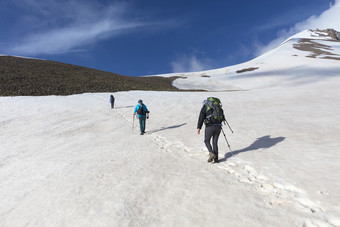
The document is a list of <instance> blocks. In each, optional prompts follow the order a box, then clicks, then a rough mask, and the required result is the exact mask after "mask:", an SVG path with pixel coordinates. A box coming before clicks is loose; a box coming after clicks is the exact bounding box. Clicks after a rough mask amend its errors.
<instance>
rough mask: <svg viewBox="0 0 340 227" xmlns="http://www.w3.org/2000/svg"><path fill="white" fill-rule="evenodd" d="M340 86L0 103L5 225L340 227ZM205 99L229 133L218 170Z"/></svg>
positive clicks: (0, 207) (334, 81)
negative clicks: (206, 128) (212, 99)
mask: <svg viewBox="0 0 340 227" xmlns="http://www.w3.org/2000/svg"><path fill="white" fill-rule="evenodd" d="M339 83H340V82H339V80H338V78H330V79H329V80H325V81H323V82H318V83H313V84H308V85H304V86H298V87H291V88H286V89H283V88H277V89H264V90H254V91H239V92H202V93H200V92H142V91H133V92H119V93H115V94H114V96H115V98H116V108H115V109H113V110H111V109H110V107H109V95H110V94H107V93H101V94H83V95H74V96H65V97H59V96H48V97H1V98H0V108H1V112H0V114H1V116H0V117H1V122H0V129H1V134H0V142H1V149H0V179H2V183H1V185H0V191H1V193H0V198H1V201H2V203H1V204H0V225H1V226H26V225H28V226H169V225H170V226H208V225H211V224H212V223H213V224H214V226H229V225H230V226H302V225H305V226H338V225H340V222H339V220H340V218H339V217H340V215H339V213H340V207H339V204H338V201H340V195H339V191H340V190H339V189H340V185H339V183H338V182H337V180H336V179H339V177H340V176H339V173H340V171H339V168H340V167H339V166H340V158H339V157H340V156H339V147H340V146H339V145H340V144H339V143H340V142H339V141H338V139H337V135H338V134H339V132H340V126H338V124H335V122H339V120H340V119H339V114H338V113H339V112H340V107H339V105H338V100H339V98H340V97H339V94H337V92H336V91H337V89H338V87H339ZM209 96H216V97H219V98H220V99H221V101H222V103H223V105H224V109H225V112H226V117H227V119H228V122H229V123H230V125H231V127H232V128H233V130H234V134H231V132H230V131H229V129H228V127H227V126H224V127H223V128H224V132H225V133H226V135H227V138H228V141H229V142H230V144H231V148H232V149H233V152H234V156H232V157H231V154H230V152H229V149H228V147H227V145H226V143H225V141H224V137H223V135H222V134H221V136H220V140H219V146H220V159H221V162H220V163H219V164H209V163H207V162H206V160H207V157H208V155H207V150H206V148H205V146H204V143H203V135H204V133H201V135H197V130H196V124H197V118H198V114H199V110H200V108H201V104H202V101H203V100H204V99H205V98H207V97H209ZM140 98H141V99H143V100H144V102H145V104H146V105H147V107H148V108H149V110H150V111H151V113H150V119H149V120H147V124H146V131H147V134H146V135H144V136H140V135H139V128H138V122H137V120H134V121H133V118H132V112H133V109H134V106H135V105H136V104H137V100H138V99H140ZM133 123H134V125H133ZM202 132H203V131H202ZM18 217H20V218H18Z"/></svg>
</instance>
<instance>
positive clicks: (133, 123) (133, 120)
mask: <svg viewBox="0 0 340 227" xmlns="http://www.w3.org/2000/svg"><path fill="white" fill-rule="evenodd" d="M134 129H135V115H132V134H133V130H134Z"/></svg>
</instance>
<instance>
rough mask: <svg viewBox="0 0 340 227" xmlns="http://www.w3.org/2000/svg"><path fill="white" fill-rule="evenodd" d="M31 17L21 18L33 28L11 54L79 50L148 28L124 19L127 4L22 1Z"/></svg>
mask: <svg viewBox="0 0 340 227" xmlns="http://www.w3.org/2000/svg"><path fill="white" fill-rule="evenodd" d="M17 4H18V5H20V7H21V8H23V9H24V10H25V11H26V12H27V11H29V14H26V15H24V16H23V17H22V18H21V21H22V23H25V25H26V27H30V29H22V30H23V31H26V33H25V34H23V36H22V37H20V38H18V39H15V42H9V43H8V44H7V48H6V49H5V50H4V51H5V52H7V53H9V54H18V55H37V54H59V53H67V52H70V51H76V50H77V49H78V48H84V47H85V46H86V45H90V44H93V43H96V42H97V41H100V40H103V39H107V38H109V37H112V36H116V35H120V34H122V33H124V32H126V31H130V30H132V29H136V28H138V27H141V26H143V25H145V24H144V23H142V22H136V21H130V20H128V19H126V18H124V14H125V13H126V12H127V10H128V9H127V6H126V5H124V4H111V5H102V4H99V3H91V2H89V1H80V0H70V1H66V0H46V1H38V0H21V1H20V2H19V3H17Z"/></svg>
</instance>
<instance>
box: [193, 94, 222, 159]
mask: <svg viewBox="0 0 340 227" xmlns="http://www.w3.org/2000/svg"><path fill="white" fill-rule="evenodd" d="M224 120H225V117H224V113H223V109H222V104H221V101H220V100H219V99H218V98H214V97H209V98H208V99H207V100H204V102H203V106H202V109H201V112H200V115H199V118H198V123H197V134H200V131H201V128H202V125H203V122H204V123H205V138H204V143H205V145H206V147H207V148H208V151H209V159H208V162H212V161H214V162H219V161H218V137H219V135H220V133H221V128H222V122H223V121H224ZM211 138H212V139H213V141H212V146H211V144H210V140H211Z"/></svg>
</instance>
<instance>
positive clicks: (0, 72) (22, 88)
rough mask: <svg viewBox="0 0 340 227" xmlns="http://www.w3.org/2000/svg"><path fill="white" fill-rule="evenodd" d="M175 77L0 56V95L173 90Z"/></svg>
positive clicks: (175, 89) (174, 89)
mask: <svg viewBox="0 0 340 227" xmlns="http://www.w3.org/2000/svg"><path fill="white" fill-rule="evenodd" d="M174 79H175V78H163V77H132V76H122V75H118V74H114V73H110V72H105V71H100V70H95V69H91V68H86V67H81V66H76V65H70V64H65V63H60V62H55V61H48V60H38V59H32V58H20V57H13V56H0V96H42V95H72V94H81V93H87V92H117V91H128V90H156V91H159V90H162V91H177V90H178V89H177V88H175V87H174V86H172V81H173V80H174Z"/></svg>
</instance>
